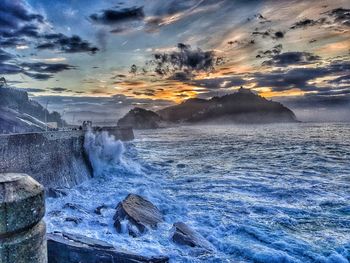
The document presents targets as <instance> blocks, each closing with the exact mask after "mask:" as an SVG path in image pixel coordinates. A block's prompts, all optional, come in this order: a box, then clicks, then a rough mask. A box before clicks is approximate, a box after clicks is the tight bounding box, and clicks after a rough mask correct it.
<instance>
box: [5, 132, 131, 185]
mask: <svg viewBox="0 0 350 263" xmlns="http://www.w3.org/2000/svg"><path fill="white" fill-rule="evenodd" d="M108 131H109V133H111V134H113V135H114V136H115V137H116V138H117V139H121V140H130V139H133V132H132V129H127V128H123V129H119V128H109V130H108ZM0 173H26V174H29V175H30V176H32V177H33V178H34V179H35V180H37V181H38V182H39V183H41V184H42V185H44V186H45V187H46V188H50V187H53V188H57V187H72V186H74V185H77V184H79V183H81V182H83V181H85V180H87V179H89V178H91V176H92V168H91V165H90V162H89V160H88V157H87V156H86V154H85V151H84V131H52V132H39V133H26V134H12V135H0Z"/></svg>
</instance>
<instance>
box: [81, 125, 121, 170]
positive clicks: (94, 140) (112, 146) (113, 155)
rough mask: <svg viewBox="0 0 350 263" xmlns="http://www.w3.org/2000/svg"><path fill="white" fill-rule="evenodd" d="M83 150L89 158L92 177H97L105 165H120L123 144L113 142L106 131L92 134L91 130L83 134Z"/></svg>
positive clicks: (113, 139)
mask: <svg viewBox="0 0 350 263" xmlns="http://www.w3.org/2000/svg"><path fill="white" fill-rule="evenodd" d="M84 148H85V151H86V153H87V154H88V156H89V160H90V162H91V165H92V168H93V173H94V176H96V175H99V174H100V173H101V172H102V171H103V169H104V168H105V167H106V166H107V165H118V164H121V163H122V156H123V154H124V152H125V147H124V144H123V143H122V142H121V141H120V140H115V138H114V136H111V135H109V134H108V132H106V131H102V132H96V133H93V132H92V131H91V130H89V131H87V132H86V134H85V142H84Z"/></svg>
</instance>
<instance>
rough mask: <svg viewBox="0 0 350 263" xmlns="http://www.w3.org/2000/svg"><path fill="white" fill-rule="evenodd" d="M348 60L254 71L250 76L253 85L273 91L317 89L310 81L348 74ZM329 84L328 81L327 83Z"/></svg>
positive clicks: (349, 65) (349, 66)
mask: <svg viewBox="0 0 350 263" xmlns="http://www.w3.org/2000/svg"><path fill="white" fill-rule="evenodd" d="M349 68H350V62H346V61H334V62H332V63H330V64H329V65H326V66H323V67H317V68H294V69H289V70H288V69H286V70H276V71H272V72H268V73H260V72H258V73H254V74H252V75H251V76H250V77H252V78H253V80H252V82H253V83H255V87H257V88H258V87H271V88H272V90H273V91H286V90H290V89H293V88H296V89H300V90H303V91H319V90H320V88H319V87H318V86H316V85H315V84H310V81H312V80H315V79H317V78H322V77H330V76H342V75H349V73H350V70H349ZM328 84H329V85H330V84H331V83H330V82H329V83H328Z"/></svg>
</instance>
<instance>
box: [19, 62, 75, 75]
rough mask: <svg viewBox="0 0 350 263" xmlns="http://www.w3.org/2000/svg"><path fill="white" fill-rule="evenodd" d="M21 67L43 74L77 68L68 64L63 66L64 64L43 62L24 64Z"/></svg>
mask: <svg viewBox="0 0 350 263" xmlns="http://www.w3.org/2000/svg"><path fill="white" fill-rule="evenodd" d="M21 66H22V67H23V68H24V69H25V70H28V71H36V72H42V73H58V72H61V71H64V70H70V69H75V67H73V66H71V65H68V64H63V63H57V64H48V63H43V62H37V63H22V64H21Z"/></svg>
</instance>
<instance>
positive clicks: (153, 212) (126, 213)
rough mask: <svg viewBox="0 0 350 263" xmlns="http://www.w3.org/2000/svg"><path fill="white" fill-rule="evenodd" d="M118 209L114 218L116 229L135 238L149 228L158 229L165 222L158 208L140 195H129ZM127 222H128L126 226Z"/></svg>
mask: <svg viewBox="0 0 350 263" xmlns="http://www.w3.org/2000/svg"><path fill="white" fill-rule="evenodd" d="M116 209H117V211H116V213H115V215H114V217H113V220H115V222H114V226H115V228H116V229H117V231H118V232H119V233H121V232H124V231H128V233H129V235H131V236H133V237H137V236H139V235H141V234H142V233H144V232H145V231H146V230H147V228H156V227H157V224H158V223H160V222H162V221H163V216H162V214H161V212H160V211H159V210H158V208H157V207H155V206H154V205H153V204H152V203H151V202H150V201H148V200H146V199H144V198H142V197H141V196H139V195H135V194H129V195H128V196H127V197H126V198H125V199H124V200H123V201H122V202H120V203H119V204H118V206H117V207H116ZM125 220H127V221H128V222H127V223H126V224H124V221H125Z"/></svg>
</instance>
